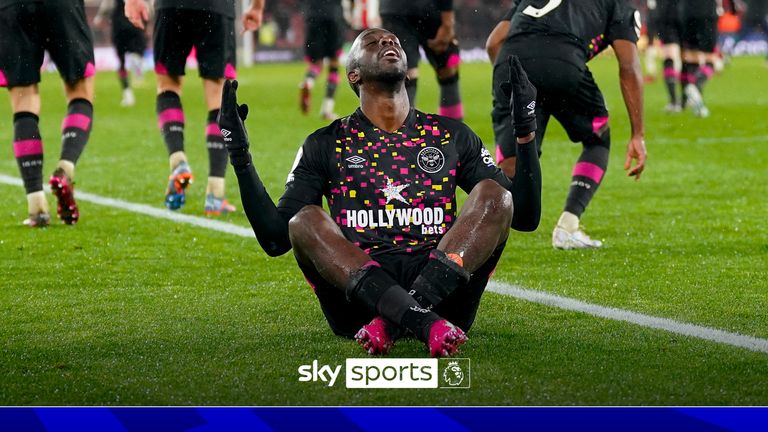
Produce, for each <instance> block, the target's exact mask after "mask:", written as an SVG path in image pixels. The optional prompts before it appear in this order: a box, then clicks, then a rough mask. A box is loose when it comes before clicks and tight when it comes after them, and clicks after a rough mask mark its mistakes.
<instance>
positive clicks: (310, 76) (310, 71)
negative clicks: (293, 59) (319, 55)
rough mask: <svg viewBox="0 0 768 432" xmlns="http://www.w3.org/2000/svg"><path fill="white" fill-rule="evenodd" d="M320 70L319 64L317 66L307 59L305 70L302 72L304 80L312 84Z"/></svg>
mask: <svg viewBox="0 0 768 432" xmlns="http://www.w3.org/2000/svg"><path fill="white" fill-rule="evenodd" d="M320 71H321V69H320V66H317V65H316V64H314V63H312V62H311V61H309V60H307V72H306V73H305V74H304V82H310V83H312V84H314V82H315V78H317V76H318V75H320ZM310 85H311V84H310Z"/></svg>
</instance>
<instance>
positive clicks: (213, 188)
mask: <svg viewBox="0 0 768 432" xmlns="http://www.w3.org/2000/svg"><path fill="white" fill-rule="evenodd" d="M205 194H206V195H208V194H213V196H215V197H216V198H224V177H208V186H207V187H206V188H205Z"/></svg>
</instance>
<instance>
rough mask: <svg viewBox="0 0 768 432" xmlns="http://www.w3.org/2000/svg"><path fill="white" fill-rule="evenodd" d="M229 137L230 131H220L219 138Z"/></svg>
mask: <svg viewBox="0 0 768 432" xmlns="http://www.w3.org/2000/svg"><path fill="white" fill-rule="evenodd" d="M230 135H232V132H230V131H228V130H226V129H222V130H221V136H223V137H224V138H226V137H228V136H230Z"/></svg>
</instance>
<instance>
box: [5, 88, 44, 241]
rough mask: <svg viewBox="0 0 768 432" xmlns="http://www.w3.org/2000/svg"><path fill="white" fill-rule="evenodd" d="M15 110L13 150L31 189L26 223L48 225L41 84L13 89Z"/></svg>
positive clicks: (12, 103) (35, 225)
mask: <svg viewBox="0 0 768 432" xmlns="http://www.w3.org/2000/svg"><path fill="white" fill-rule="evenodd" d="M9 93H10V96H11V109H12V110H13V153H14V156H15V157H16V163H17V165H18V166H19V174H21V179H22V181H23V182H24V190H25V191H26V193H27V213H28V214H29V217H28V218H27V219H25V220H24V224H25V225H29V226H32V227H45V226H48V224H49V223H50V216H49V213H48V202H47V200H46V199H45V193H44V192H43V139H42V137H41V135H40V128H39V125H38V123H39V120H40V119H39V117H38V116H39V114H40V92H39V89H38V86H37V84H33V85H28V86H17V87H11V88H10V89H9Z"/></svg>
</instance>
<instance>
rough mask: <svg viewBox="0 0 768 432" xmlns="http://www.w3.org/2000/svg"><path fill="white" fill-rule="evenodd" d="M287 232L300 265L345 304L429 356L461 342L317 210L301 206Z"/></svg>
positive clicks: (452, 349) (447, 352) (461, 338)
mask: <svg viewBox="0 0 768 432" xmlns="http://www.w3.org/2000/svg"><path fill="white" fill-rule="evenodd" d="M289 232H290V238H291V244H292V245H293V250H294V254H295V256H296V260H297V261H298V262H299V263H300V265H302V266H305V267H312V268H314V269H316V270H317V272H318V273H319V274H320V275H321V276H322V277H323V279H324V280H326V281H328V282H329V283H330V284H332V285H333V286H335V287H337V288H338V289H339V290H341V291H344V292H345V293H346V296H347V298H348V299H349V300H354V301H356V302H359V303H360V304H362V305H364V307H366V308H368V310H370V311H372V312H375V313H377V314H379V315H381V316H383V317H384V318H386V319H387V320H389V321H391V322H393V323H395V324H396V325H398V326H402V327H404V328H406V329H408V330H410V331H412V332H413V333H414V335H416V337H417V338H418V339H419V340H421V341H423V342H425V343H426V344H428V346H429V348H430V352H431V354H432V355H433V356H443V355H450V354H453V353H454V352H455V351H456V350H457V349H458V346H459V345H460V344H461V343H463V342H464V340H465V336H464V334H463V332H461V330H459V329H456V328H454V327H453V326H452V325H451V324H450V323H448V322H447V321H445V320H443V319H442V318H440V317H439V316H438V315H437V314H435V313H434V312H432V311H430V310H428V309H425V308H422V307H420V306H419V304H418V302H416V300H414V298H413V297H411V296H410V295H408V292H407V291H406V290H405V289H404V288H403V287H402V286H400V285H398V283H397V282H396V281H395V280H394V279H393V278H392V276H390V275H389V274H388V273H387V272H386V271H384V270H383V269H382V268H381V265H380V264H379V263H377V262H376V261H374V260H372V259H371V257H370V256H368V254H366V253H365V252H363V250H361V249H360V248H358V247H357V246H355V245H354V244H353V243H351V242H350V241H349V240H347V239H346V238H345V237H344V235H343V234H342V233H341V230H340V229H339V227H338V226H337V225H336V223H335V222H334V221H333V220H332V219H331V217H330V216H329V215H328V213H326V212H325V211H324V210H323V209H322V208H321V207H318V206H306V207H304V208H303V209H302V210H301V211H299V213H297V214H296V216H294V217H293V219H291V222H290V223H289Z"/></svg>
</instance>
